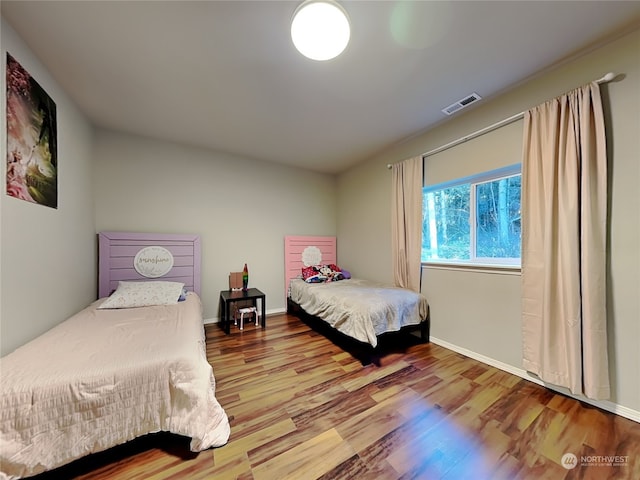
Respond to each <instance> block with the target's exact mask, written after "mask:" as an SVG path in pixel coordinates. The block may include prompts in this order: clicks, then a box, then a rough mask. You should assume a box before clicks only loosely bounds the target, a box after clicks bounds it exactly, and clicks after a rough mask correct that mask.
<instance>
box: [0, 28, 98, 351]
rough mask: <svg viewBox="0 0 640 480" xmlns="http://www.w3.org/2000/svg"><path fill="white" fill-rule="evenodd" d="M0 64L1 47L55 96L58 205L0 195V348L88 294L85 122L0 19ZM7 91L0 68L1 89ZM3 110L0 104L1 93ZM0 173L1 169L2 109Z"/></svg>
mask: <svg viewBox="0 0 640 480" xmlns="http://www.w3.org/2000/svg"><path fill="white" fill-rule="evenodd" d="M1 40H2V42H1V44H2V72H5V71H6V70H5V68H6V65H5V64H6V52H7V51H8V52H9V53H10V54H11V55H12V56H13V57H14V58H15V59H16V60H17V61H18V62H20V64H21V65H22V66H23V67H24V68H25V69H26V70H27V71H28V72H29V73H30V74H31V75H32V76H33V77H34V78H35V80H36V81H37V82H38V83H39V84H40V85H41V86H42V88H43V89H44V90H45V91H46V92H47V94H48V95H49V96H50V97H51V98H52V99H53V101H54V102H55V103H56V110H57V122H58V159H59V164H58V208H57V209H52V208H48V207H44V206H41V205H36V204H33V203H28V202H25V201H22V200H18V199H15V198H13V197H8V196H6V194H5V187H4V185H5V182H4V180H3V182H2V185H3V187H2V190H3V191H2V194H1V195H0V211H1V213H2V216H1V219H0V225H1V227H0V232H1V237H0V259H1V261H0V265H1V267H0V268H1V271H0V287H1V288H0V354H2V355H5V354H7V353H9V352H11V351H12V350H14V349H15V348H16V347H18V346H20V345H21V344H23V343H24V342H26V341H28V340H30V339H31V338H33V337H35V336H37V335H39V334H40V333H42V332H44V331H46V330H48V329H50V328H51V327H53V326H54V325H56V324H57V323H59V322H60V321H62V320H64V319H65V318H67V317H68V316H69V315H71V314H72V313H74V312H76V311H78V310H80V309H81V308H83V307H85V306H86V305H88V304H89V303H90V302H91V301H92V300H94V299H95V291H96V268H95V261H94V259H95V233H94V227H93V195H92V192H91V180H92V176H91V162H90V161H89V159H90V158H91V141H92V130H91V127H90V126H89V124H88V122H87V121H86V119H85V118H84V117H83V116H82V115H81V114H80V113H79V112H78V110H77V109H76V108H75V106H74V105H73V104H72V102H71V101H70V99H69V98H68V97H67V95H66V94H65V92H64V91H62V90H61V89H60V87H59V86H58V85H57V83H56V82H55V81H54V80H53V78H51V76H50V75H49V72H48V71H47V70H46V69H45V68H44V67H43V66H42V65H41V63H40V61H39V60H38V59H37V58H35V57H34V55H33V54H32V53H31V52H30V50H29V49H28V48H27V47H26V46H25V45H24V44H23V42H22V40H21V39H20V38H19V37H18V36H17V35H16V33H15V32H14V31H13V30H12V29H11V27H10V26H9V25H8V24H6V23H5V22H4V20H2V33H1ZM5 91H6V81H5V75H4V73H3V74H2V92H5ZM0 97H2V101H1V102H2V106H1V110H2V112H5V111H6V105H5V101H6V96H5V95H4V93H3V94H2V95H0ZM0 128H1V129H2V132H3V135H2V138H3V141H2V142H0V152H1V156H2V159H3V160H2V162H1V164H2V178H3V179H4V178H5V177H4V176H5V171H6V161H5V160H4V159H5V158H6V155H7V152H6V141H5V140H4V138H5V133H4V132H6V125H5V115H4V113H3V114H2V126H1V127H0Z"/></svg>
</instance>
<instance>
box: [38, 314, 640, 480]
mask: <svg viewBox="0 0 640 480" xmlns="http://www.w3.org/2000/svg"><path fill="white" fill-rule="evenodd" d="M205 330H206V336H207V355H208V358H209V361H210V362H211V364H212V365H213V368H214V372H215V376H216V381H217V392H216V396H217V398H218V400H219V401H220V403H221V404H222V406H223V407H224V408H225V410H226V412H227V414H228V416H229V418H230V423H231V438H230V440H229V443H228V444H227V445H225V446H224V447H220V448H216V449H210V450H207V451H205V452H200V453H198V454H196V453H191V452H189V449H188V444H189V439H186V438H183V437H179V436H176V435H171V434H164V433H162V434H155V435H149V436H146V437H143V438H140V439H137V440H134V441H132V442H129V443H127V444H125V445H121V446H119V447H116V448H112V449H110V450H108V451H106V452H102V453H99V454H94V455H91V456H89V457H85V458H84V459H80V460H78V461H76V462H74V463H72V464H70V465H67V466H65V467H62V468H60V469H57V470H55V471H52V472H48V473H46V474H43V475H40V476H38V477H34V478H36V479H38V480H50V479H67V478H68V479H71V478H75V479H92V480H94V479H98V480H99V479H127V480H129V479H145V480H146V479H158V480H160V479H176V478H178V479H182V478H185V479H195V480H197V479H241V480H284V479H295V480H298V479H300V480H312V479H322V480H336V479H357V480H367V479H372V480H387V479H388V480H404V479H427V480H429V479H440V480H460V479H465V480H466V479H472V480H499V479H505V480H528V479H536V480H539V479H553V480H572V479H594V480H596V479H598V480H600V479H629V480H632V479H633V480H637V479H640V424H638V423H635V422H633V421H631V420H628V419H625V418H623V417H619V416H616V415H613V414H611V413H608V412H605V411H602V410H599V409H597V408H594V407H592V406H589V405H587V404H583V403H581V402H578V401H576V400H574V399H571V398H568V397H565V396H563V395H560V394H556V393H554V392H553V391H551V390H548V389H545V388H543V387H540V386H538V385H536V384H533V383H531V382H527V381H525V380H522V379H520V378H519V377H516V376H514V375H511V374H508V373H505V372H502V371H500V370H497V369H495V368H493V367H490V366H487V365H484V364H482V363H480V362H477V361H475V360H472V359H469V358H467V357H464V356H462V355H460V354H457V353H455V352H452V351H450V350H447V349H445V348H442V347H440V346H438V345H434V344H422V343H419V342H418V341H417V339H416V338H415V337H413V336H409V335H399V336H397V337H393V338H392V339H390V340H389V342H388V344H387V345H386V346H385V349H386V352H387V353H386V354H384V355H382V356H380V358H379V359H378V362H377V364H370V365H368V366H363V364H362V363H361V361H359V360H358V359H357V358H356V357H354V356H352V355H351V354H350V353H348V352H346V351H344V350H343V349H342V348H340V347H338V346H336V345H335V344H334V343H333V342H332V341H330V340H328V339H327V338H326V337H324V336H322V335H320V334H318V333H316V332H315V331H314V330H312V329H310V328H309V326H307V325H306V324H305V323H303V322H302V321H300V320H299V319H298V318H296V317H294V316H290V315H285V314H283V315H276V316H271V317H269V318H268V320H267V328H266V330H262V329H260V328H257V329H256V328H255V327H254V326H253V325H251V324H250V325H248V326H246V327H245V330H244V331H242V332H240V331H238V330H232V334H231V335H228V336H227V335H225V334H224V332H223V331H222V330H221V329H220V328H219V327H218V326H217V325H207V326H206V327H205ZM337 343H340V342H337ZM567 453H570V454H574V455H575V456H576V466H575V468H571V469H567V468H564V467H563V466H562V463H561V459H562V456H563V455H564V454H567ZM613 455H617V456H618V457H619V458H617V459H616V461H617V464H611V463H612V462H611V459H607V458H601V457H605V456H613Z"/></svg>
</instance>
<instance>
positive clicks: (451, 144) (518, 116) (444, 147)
mask: <svg viewBox="0 0 640 480" xmlns="http://www.w3.org/2000/svg"><path fill="white" fill-rule="evenodd" d="M615 76H616V75H615V74H614V73H613V72H609V73H607V74H606V75H604V76H603V77H602V78H599V79H598V80H596V83H598V84H600V83H607V82H610V81H611V80H613V79H614V78H615ZM524 114H525V112H520V113H516V114H515V115H512V116H510V117H509V118H505V119H503V120H500V121H499V122H496V123H493V124H491V125H489V126H488V127H484V128H481V129H480V130H477V131H475V132H473V133H470V134H469V135H465V136H464V137H460V138H458V139H457V140H454V141H452V142H449V143H446V144H444V145H442V146H440V147H438V148H434V149H433V150H429V151H428V152H426V153H423V154H422V158H423V159H424V158H426V157H429V156H431V155H435V154H436V153H440V152H443V151H444V150H448V149H449V148H452V147H455V146H456V145H459V144H461V143H464V142H466V141H469V140H472V139H474V138H476V137H479V136H481V135H484V134H485V133H489V132H491V131H493V130H496V129H498V128H500V127H504V126H505V125H509V124H510V123H513V122H516V121H518V120H520V119H521V118H523V117H524ZM392 166H393V165H392V164H390V163H388V164H387V168H389V169H391V167H392Z"/></svg>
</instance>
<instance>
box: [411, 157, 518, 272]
mask: <svg viewBox="0 0 640 480" xmlns="http://www.w3.org/2000/svg"><path fill="white" fill-rule="evenodd" d="M517 175H522V165H521V164H520V163H518V164H514V165H509V166H507V167H502V168H498V169H495V170H491V171H488V172H482V173H479V174H476V175H471V176H468V177H464V178H458V179H455V180H451V181H448V182H442V183H438V184H436V185H429V186H427V187H424V188H423V195H424V193H426V192H429V191H435V190H443V189H446V188H451V187H456V186H458V185H465V184H469V185H470V189H469V190H470V193H469V195H470V198H469V206H470V208H469V210H470V211H469V242H470V246H469V256H470V258H469V259H468V260H465V259H455V260H448V259H437V260H436V259H434V260H428V261H423V262H422V265H425V266H433V267H465V268H473V269H478V268H479V269H486V268H489V269H509V270H520V265H521V257H518V258H494V257H477V256H476V230H477V222H476V209H477V208H476V187H477V186H478V185H480V184H482V183H488V182H494V181H496V180H501V179H503V178H509V177H515V176H517Z"/></svg>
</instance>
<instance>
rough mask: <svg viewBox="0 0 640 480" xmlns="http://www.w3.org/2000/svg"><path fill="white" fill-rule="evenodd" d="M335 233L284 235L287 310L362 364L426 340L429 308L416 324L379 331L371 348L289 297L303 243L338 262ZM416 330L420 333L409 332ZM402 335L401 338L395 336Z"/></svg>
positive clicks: (377, 361)
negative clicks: (422, 318)
mask: <svg viewBox="0 0 640 480" xmlns="http://www.w3.org/2000/svg"><path fill="white" fill-rule="evenodd" d="M336 246H337V242H336V237H330V236H298V235H288V236H285V237H284V262H285V273H284V278H285V290H284V291H285V295H286V302H287V303H286V304H287V312H288V313H290V314H292V315H295V316H297V317H298V318H300V320H302V321H304V322H305V323H306V324H307V325H309V326H310V327H311V328H312V329H313V330H315V331H316V332H318V333H320V334H322V335H324V336H325V337H327V338H328V339H329V340H331V341H332V342H333V343H334V344H336V345H337V346H339V347H340V348H341V349H343V350H345V351H347V352H349V353H350V354H351V355H353V356H354V357H355V358H357V359H358V360H360V362H361V363H362V364H363V365H368V364H371V363H373V364H375V365H380V359H381V358H382V357H383V356H385V355H387V354H389V353H393V352H404V351H405V350H406V348H408V347H409V346H411V345H415V344H416V343H428V342H429V333H430V332H429V330H430V325H431V314H430V309H429V310H427V318H426V319H425V321H424V322H422V323H420V324H419V325H411V326H407V327H404V328H403V329H401V330H400V331H399V332H389V333H383V334H382V335H379V336H378V346H377V347H375V348H373V347H372V346H371V345H369V344H368V343H363V342H360V341H358V340H355V339H353V338H351V337H349V336H347V335H344V334H342V333H341V332H339V331H337V330H335V329H334V328H332V327H331V326H330V325H329V324H327V323H326V322H325V321H324V320H322V319H321V318H319V317H316V316H314V315H310V314H308V313H307V312H305V311H304V309H303V308H302V307H300V305H298V304H297V303H295V302H294V301H293V300H291V298H290V297H289V284H290V282H291V280H292V279H294V278H296V277H298V276H300V273H301V269H302V267H303V266H305V265H304V262H303V260H302V256H303V255H302V254H303V252H304V250H305V249H306V248H307V247H316V248H317V249H318V250H320V253H321V260H320V261H319V262H317V263H322V264H328V263H333V264H336V265H340V264H339V263H338V261H337V253H336V250H337V249H336ZM412 331H418V332H419V333H420V337H417V336H416V335H413V334H411V333H410V332H412ZM399 337H402V338H399Z"/></svg>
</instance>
